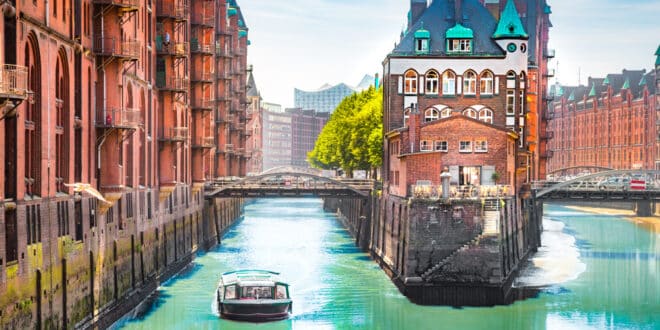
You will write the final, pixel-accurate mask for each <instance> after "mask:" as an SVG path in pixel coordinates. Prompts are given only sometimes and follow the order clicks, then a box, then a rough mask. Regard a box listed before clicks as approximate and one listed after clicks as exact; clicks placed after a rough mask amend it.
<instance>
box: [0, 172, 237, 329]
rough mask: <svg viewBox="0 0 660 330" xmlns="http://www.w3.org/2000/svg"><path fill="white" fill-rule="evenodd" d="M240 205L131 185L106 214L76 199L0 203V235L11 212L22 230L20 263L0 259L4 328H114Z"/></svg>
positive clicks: (195, 192) (192, 192)
mask: <svg viewBox="0 0 660 330" xmlns="http://www.w3.org/2000/svg"><path fill="white" fill-rule="evenodd" d="M242 206H243V200H242V199H240V198H234V199H215V200H212V201H206V200H204V198H203V191H201V190H200V189H195V188H193V187H191V186H190V185H178V186H177V187H175V188H174V189H173V190H172V189H168V191H167V192H163V191H159V190H157V189H147V188H145V189H134V190H132V191H130V192H126V193H122V194H121V195H118V196H117V200H116V201H115V202H114V205H113V206H112V207H109V208H108V207H104V206H103V205H101V203H100V202H97V201H96V199H94V198H90V197H81V196H79V195H78V196H75V197H71V196H66V197H62V198H50V199H42V200H35V201H25V202H19V203H17V204H12V203H0V237H4V236H5V235H4V230H5V224H6V220H7V219H5V218H6V217H8V216H15V217H16V220H17V221H16V223H17V231H18V244H17V246H18V251H17V256H18V257H17V259H18V260H16V261H12V262H6V261H1V260H0V328H3V329H28V328H31V329H35V328H36V329H65V328H69V329H73V328H101V329H103V328H106V327H108V326H110V325H111V324H112V323H114V322H115V321H116V320H118V319H119V318H120V317H122V316H123V315H125V314H126V313H128V312H129V311H131V310H132V309H133V308H134V307H136V306H137V305H138V304H139V303H140V302H142V301H143V300H144V299H145V298H147V297H148V296H149V295H150V294H151V293H153V292H154V291H155V290H156V288H157V287H158V286H159V285H160V283H162V282H163V281H165V280H167V279H169V278H170V277H172V276H173V275H175V274H176V273H178V272H179V271H180V270H182V269H183V268H185V267H186V266H187V265H189V264H190V262H191V261H192V260H193V259H194V258H195V255H196V252H197V251H198V250H199V249H208V248H211V247H213V246H215V245H216V244H218V243H219V242H220V237H221V235H222V233H223V232H224V231H225V230H226V229H227V228H228V227H229V226H230V225H231V224H233V223H234V222H235V221H236V220H237V219H238V218H239V217H240V214H241V209H242ZM37 221H39V222H40V226H34V225H30V224H34V223H36V222H37ZM35 227H36V228H41V229H40V231H41V232H38V233H35V232H34V230H33V229H32V228H35ZM0 243H2V244H0V250H2V249H5V246H6V245H5V242H0ZM0 252H4V251H3V250H2V251H0ZM0 254H2V255H4V253H0Z"/></svg>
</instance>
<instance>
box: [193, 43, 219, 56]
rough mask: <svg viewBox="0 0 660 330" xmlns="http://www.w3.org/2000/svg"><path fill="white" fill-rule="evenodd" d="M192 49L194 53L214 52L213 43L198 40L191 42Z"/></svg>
mask: <svg viewBox="0 0 660 330" xmlns="http://www.w3.org/2000/svg"><path fill="white" fill-rule="evenodd" d="M190 51H191V52H192V53H201V54H209V55H210V54H213V45H211V44H207V43H200V42H198V41H191V42H190Z"/></svg>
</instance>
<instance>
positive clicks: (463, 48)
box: [447, 39, 472, 53]
mask: <svg viewBox="0 0 660 330" xmlns="http://www.w3.org/2000/svg"><path fill="white" fill-rule="evenodd" d="M448 48H449V49H447V52H449V53H467V52H471V51H472V39H450V40H449V42H448Z"/></svg>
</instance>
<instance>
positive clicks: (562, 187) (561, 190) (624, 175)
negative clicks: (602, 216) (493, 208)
mask: <svg viewBox="0 0 660 330" xmlns="http://www.w3.org/2000/svg"><path fill="white" fill-rule="evenodd" d="M659 178H660V171H657V170H608V171H601V172H597V173H593V174H588V175H583V176H580V177H577V178H573V179H571V180H567V181H561V182H559V181H542V182H536V183H535V184H534V187H533V190H534V198H536V199H537V200H556V201H576V200H592V201H602V200H608V201H615V200H616V201H636V200H648V201H657V200H660V181H659V180H658V179H659Z"/></svg>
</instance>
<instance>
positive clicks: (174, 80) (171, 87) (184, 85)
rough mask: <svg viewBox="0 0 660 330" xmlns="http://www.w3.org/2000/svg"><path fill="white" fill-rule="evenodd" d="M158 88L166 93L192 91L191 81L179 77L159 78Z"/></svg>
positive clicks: (157, 79)
mask: <svg viewBox="0 0 660 330" xmlns="http://www.w3.org/2000/svg"><path fill="white" fill-rule="evenodd" d="M156 87H158V88H159V89H161V90H165V91H175V92H187V91H188V89H190V79H186V78H178V77H169V78H167V77H157V78H156Z"/></svg>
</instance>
